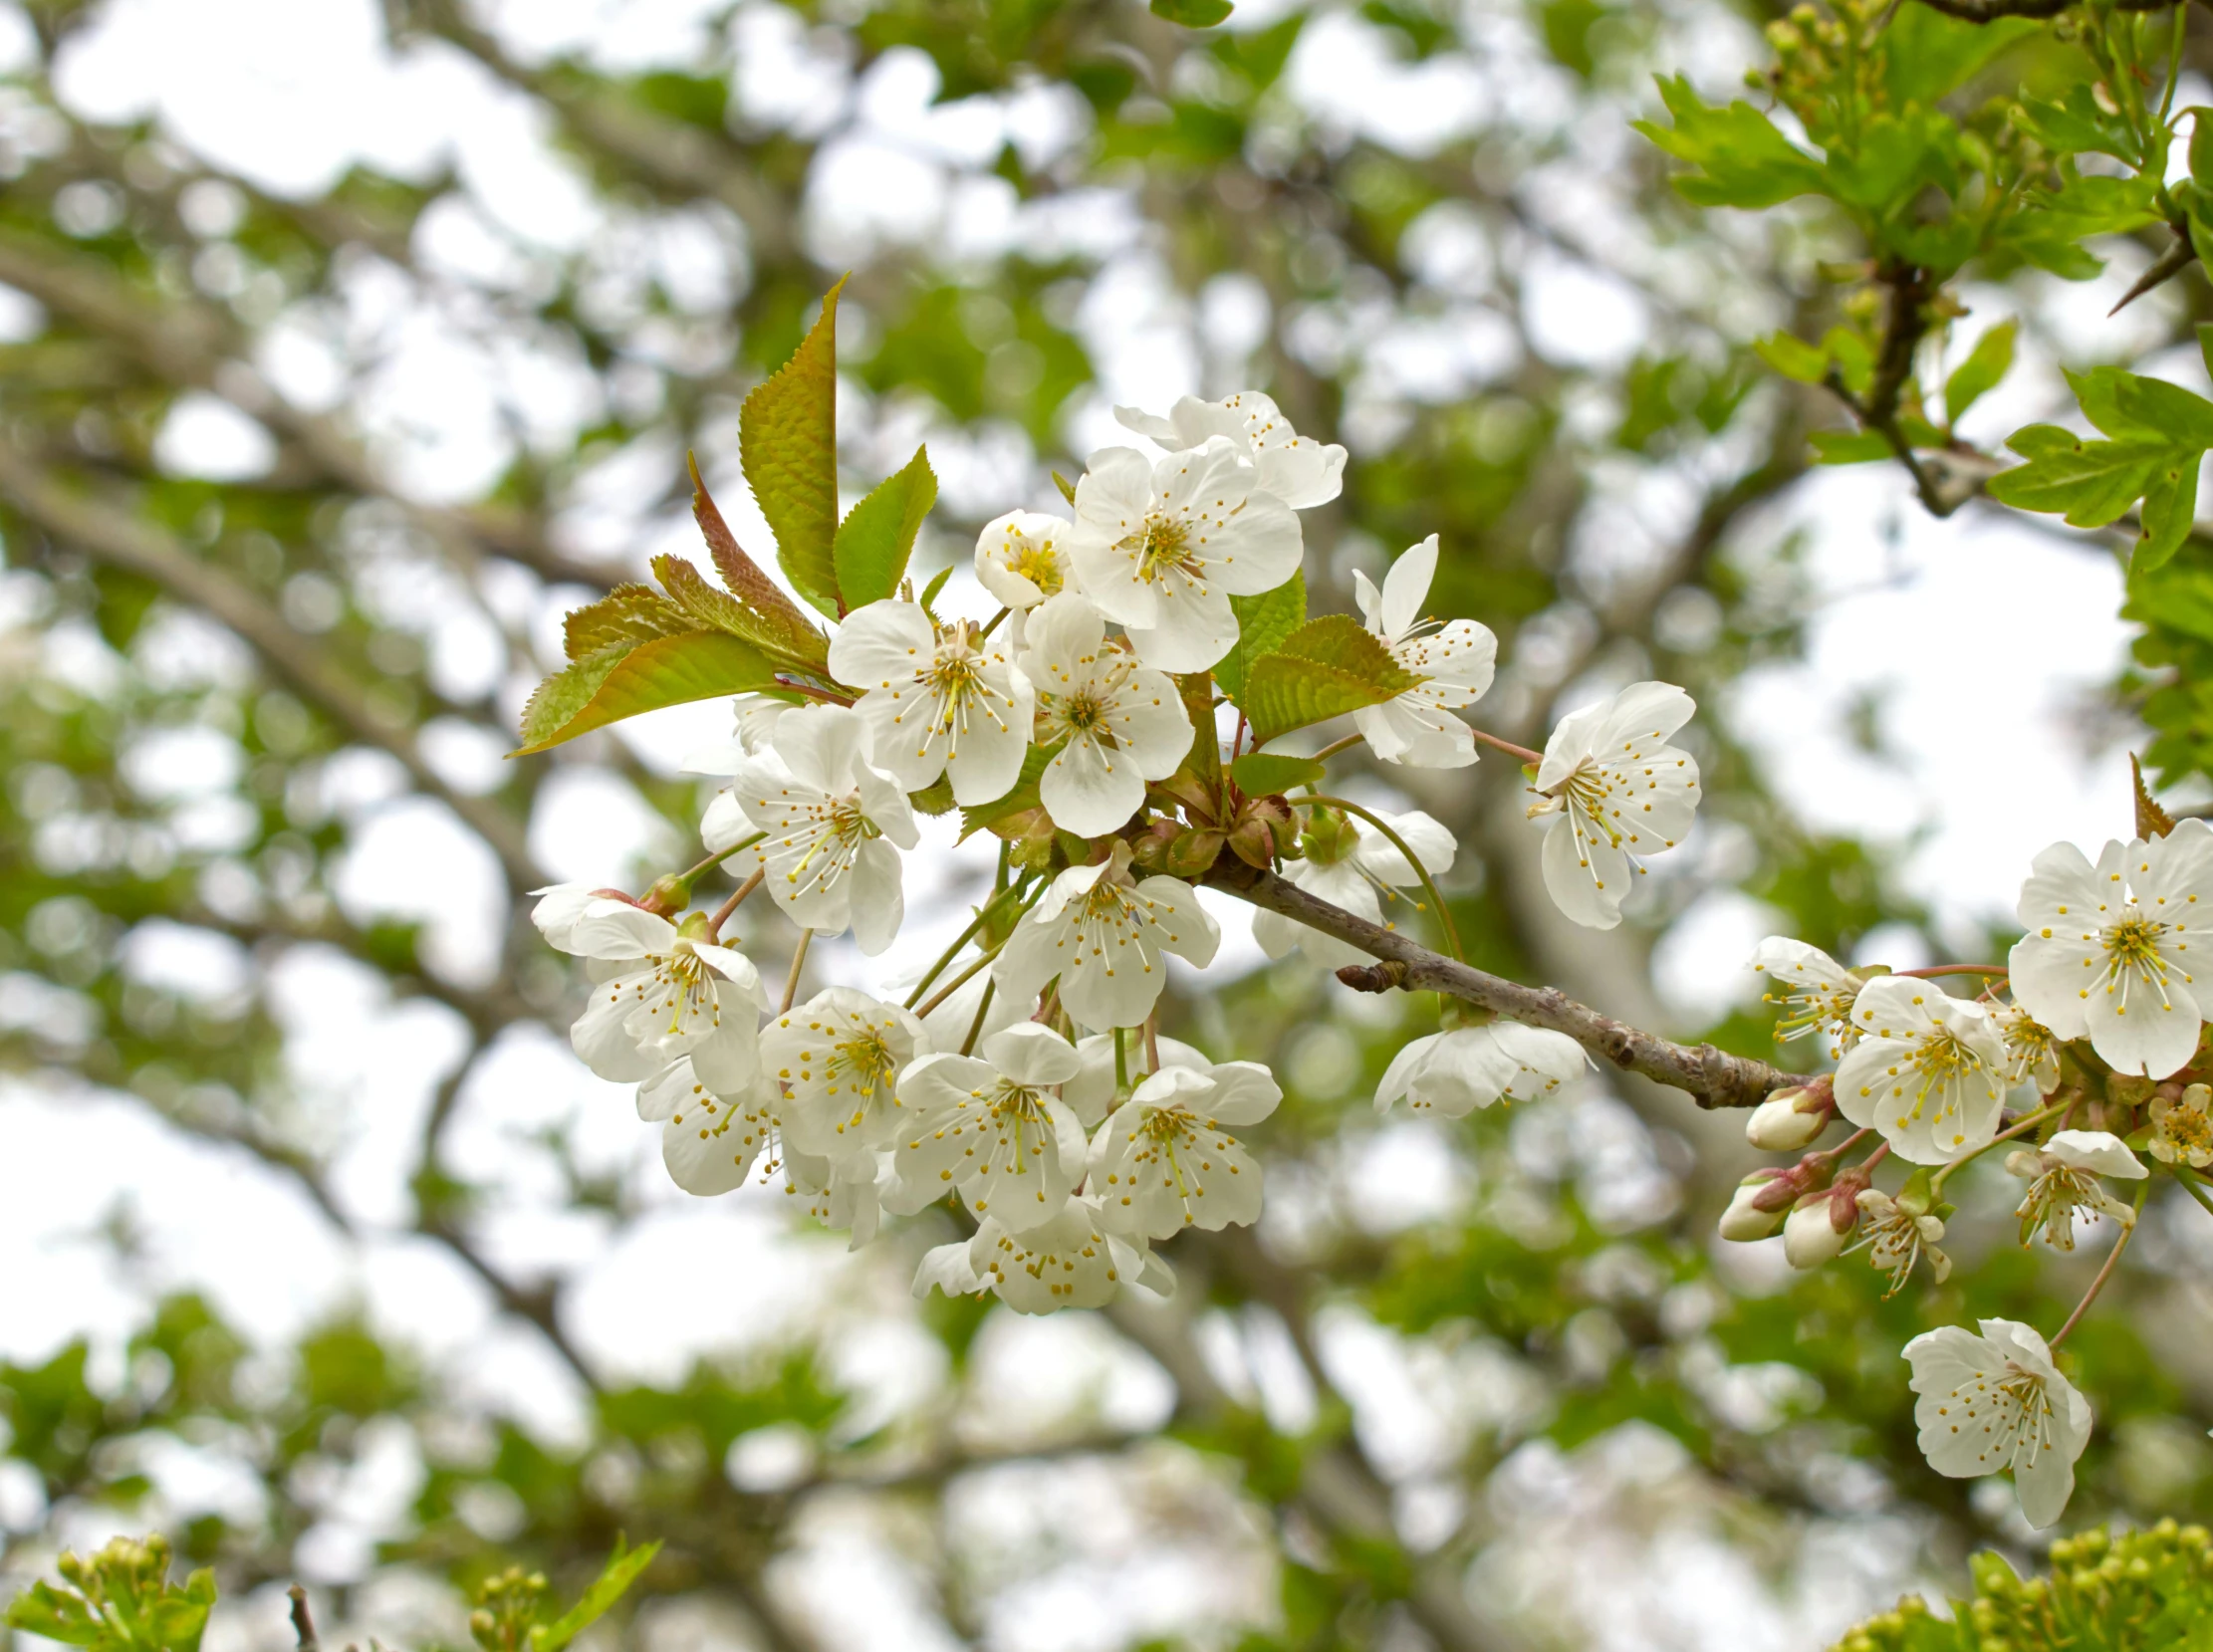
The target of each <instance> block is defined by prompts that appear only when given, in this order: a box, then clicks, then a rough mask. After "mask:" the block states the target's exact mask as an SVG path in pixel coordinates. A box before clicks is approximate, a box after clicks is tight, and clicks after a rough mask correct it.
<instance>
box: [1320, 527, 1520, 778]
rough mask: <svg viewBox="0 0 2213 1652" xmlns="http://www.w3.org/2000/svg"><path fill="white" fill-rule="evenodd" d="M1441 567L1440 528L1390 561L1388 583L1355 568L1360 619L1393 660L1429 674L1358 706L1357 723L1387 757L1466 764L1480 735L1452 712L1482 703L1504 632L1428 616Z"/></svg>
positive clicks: (1419, 765) (1411, 763)
mask: <svg viewBox="0 0 2213 1652" xmlns="http://www.w3.org/2000/svg"><path fill="white" fill-rule="evenodd" d="M1436 574H1437V536H1436V535H1435V534H1431V535H1430V536H1429V537H1428V538H1427V539H1425V540H1423V541H1422V542H1421V543H1420V544H1419V545H1416V546H1414V547H1412V548H1411V549H1410V550H1408V551H1407V552H1406V554H1405V555H1404V556H1402V557H1400V558H1399V559H1398V560H1397V561H1396V562H1394V563H1392V564H1391V566H1390V572H1388V573H1387V574H1385V575H1384V576H1383V589H1382V590H1376V589H1375V586H1374V584H1373V583H1372V582H1371V581H1370V580H1369V579H1368V577H1367V576H1366V575H1365V574H1362V573H1361V572H1360V571H1359V570H1357V569H1354V570H1353V571H1352V592H1353V596H1354V597H1355V599H1356V600H1357V601H1358V602H1359V605H1360V618H1361V619H1362V620H1363V621H1364V622H1365V623H1366V625H1367V628H1368V630H1369V631H1370V632H1372V633H1373V634H1374V636H1375V638H1376V639H1377V640H1378V641H1380V642H1381V643H1382V645H1383V646H1384V647H1385V648H1387V649H1389V650H1390V655H1391V657H1392V658H1393V659H1395V660H1396V661H1397V662H1398V663H1399V664H1400V665H1401V666H1403V667H1404V668H1405V669H1406V670H1407V671H1409V672H1411V673H1412V674H1413V675H1415V676H1417V677H1419V678H1421V679H1422V680H1421V681H1420V682H1419V683H1417V684H1416V685H1415V686H1414V687H1412V688H1409V689H1407V690H1406V691H1405V692H1404V693H1402V694H1400V695H1398V696H1396V697H1395V698H1393V699H1389V700H1385V701H1384V702H1383V703H1382V704H1381V705H1378V706H1362V707H1361V708H1360V709H1359V710H1357V711H1355V712H1353V713H1352V726H1353V727H1354V728H1356V729H1358V730H1359V731H1360V736H1361V738H1362V739H1364V740H1365V741H1366V742H1367V746H1368V750H1370V751H1372V752H1373V753H1374V754H1375V755H1376V756H1377V757H1378V758H1380V759H1382V761H1383V762H1385V763H1402V764H1405V765H1407V766H1408V767H1410V768H1415V769H1464V768H1466V767H1467V766H1468V765H1469V764H1471V763H1473V762H1474V761H1475V758H1476V752H1475V736H1474V735H1473V734H1472V733H1470V732H1469V730H1468V725H1467V724H1465V723H1463V722H1461V721H1460V719H1459V718H1457V717H1454V716H1452V715H1451V713H1452V712H1454V711H1456V710H1458V709H1459V708H1460V707H1462V706H1471V705H1473V704H1475V702H1476V701H1477V700H1480V699H1481V698H1482V697H1483V693H1484V690H1486V689H1488V688H1489V687H1490V686H1491V677H1492V673H1493V672H1494V671H1495V670H1496V668H1497V665H1498V638H1497V637H1496V636H1494V635H1493V634H1492V633H1491V629H1490V627H1489V626H1487V625H1479V624H1477V623H1476V622H1475V621H1474V620H1472V619H1455V620H1452V621H1450V622H1449V623H1446V624H1442V625H1440V624H1439V623H1438V622H1437V621H1436V620H1434V619H1425V618H1423V617H1422V614H1421V605H1422V603H1423V602H1424V601H1425V600H1426V599H1427V598H1428V595H1429V586H1430V582H1431V581H1432V580H1434V579H1435V578H1436Z"/></svg>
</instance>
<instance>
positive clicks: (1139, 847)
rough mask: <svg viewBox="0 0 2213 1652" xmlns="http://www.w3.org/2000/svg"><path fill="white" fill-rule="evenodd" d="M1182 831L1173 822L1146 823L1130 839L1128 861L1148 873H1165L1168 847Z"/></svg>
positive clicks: (1154, 821)
mask: <svg viewBox="0 0 2213 1652" xmlns="http://www.w3.org/2000/svg"><path fill="white" fill-rule="evenodd" d="M1182 830H1183V828H1182V827H1181V826H1178V825H1177V824H1176V823H1175V822H1173V821H1168V820H1157V819H1156V820H1151V821H1147V822H1146V823H1145V828H1144V830H1142V831H1140V832H1138V833H1137V835H1136V836H1135V837H1133V838H1132V839H1130V844H1129V858H1130V861H1131V862H1132V863H1133V864H1135V865H1139V866H1142V867H1143V868H1144V869H1145V870H1146V871H1148V872H1164V871H1166V870H1167V869H1168V845H1169V844H1170V843H1172V842H1174V841H1175V840H1176V837H1177V835H1178V834H1179V833H1180V832H1181V831H1182Z"/></svg>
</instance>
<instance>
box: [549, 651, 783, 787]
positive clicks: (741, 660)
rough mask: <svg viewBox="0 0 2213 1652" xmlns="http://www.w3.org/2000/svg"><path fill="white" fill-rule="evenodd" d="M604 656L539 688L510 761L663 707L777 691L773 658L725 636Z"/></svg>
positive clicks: (577, 665) (586, 662)
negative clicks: (721, 696)
mask: <svg viewBox="0 0 2213 1652" xmlns="http://www.w3.org/2000/svg"><path fill="white" fill-rule="evenodd" d="M607 652H608V653H610V654H612V653H614V652H615V650H613V649H610V650H608V651H607ZM604 658H605V656H603V655H594V656H592V657H591V659H589V660H579V661H578V662H577V663H576V664H575V665H572V666H570V668H569V669H568V670H567V671H563V672H561V673H560V674H559V675H557V676H553V677H549V678H548V679H547V680H546V681H545V682H543V683H541V684H540V685H539V688H538V692H537V693H535V694H533V695H532V696H531V698H530V704H529V705H528V706H527V707H525V708H524V712H523V744H522V746H520V747H519V748H518V749H517V750H515V751H514V752H512V753H510V754H509V755H510V756H512V757H526V756H529V755H530V754H532V753H534V752H542V751H545V750H546V749H547V748H548V747H551V746H558V745H560V744H561V743H562V742H564V741H567V740H574V739H575V738H576V737H577V736H578V735H580V734H588V733H590V732H591V731H592V730H593V729H597V728H605V727H606V726H607V725H608V724H610V723H618V722H620V721H621V720H622V719H624V718H625V717H636V716H640V715H642V714H643V713H645V712H648V711H659V710H660V709H662V708H663V707H664V706H676V705H684V704H686V703H687V702H689V701H692V700H709V699H713V698H715V697H716V696H718V695H723V694H746V693H752V692H755V691H757V690H760V689H763V688H773V687H775V686H776V668H775V667H774V665H772V664H771V663H770V661H769V659H768V656H766V655H765V654H763V653H762V652H761V651H760V649H758V648H756V647H754V646H753V645H752V644H751V643H749V642H744V641H741V640H739V639H738V638H737V637H734V636H729V635H726V634H725V633H723V632H721V631H690V632H687V633H685V634H684V635H682V636H663V637H656V638H654V639H653V640H652V641H650V642H645V643H640V644H639V645H638V646H637V647H635V648H632V649H630V650H628V651H627V652H626V653H623V654H620V655H619V656H618V657H616V658H614V659H612V660H607V661H606V662H605V664H604V665H603V663H602V662H603V659H604ZM588 666H589V667H590V668H591V670H590V671H589V672H587V671H586V668H587V667H588ZM594 674H596V675H597V681H594V680H593V676H594ZM572 678H574V680H573V681H571V680H569V679H572Z"/></svg>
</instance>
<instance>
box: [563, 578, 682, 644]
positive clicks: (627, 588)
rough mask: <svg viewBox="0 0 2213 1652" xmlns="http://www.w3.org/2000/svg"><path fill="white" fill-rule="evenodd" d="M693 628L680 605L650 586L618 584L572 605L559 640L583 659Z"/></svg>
mask: <svg viewBox="0 0 2213 1652" xmlns="http://www.w3.org/2000/svg"><path fill="white" fill-rule="evenodd" d="M696 628H697V626H696V624H695V622H694V621H692V620H690V619H687V618H686V617H685V616H684V611H683V609H681V608H679V607H678V606H677V605H676V604H675V603H674V602H671V601H670V600H669V599H668V598H667V597H665V596H663V595H662V594H661V593H660V592H659V591H657V590H654V589H653V588H652V587H651V586H640V585H619V586H616V587H615V589H614V590H611V591H609V592H608V593H607V594H606V595H605V596H603V597H601V598H600V599H599V600H598V601H597V602H591V603H587V604H586V605H585V606H583V607H581V608H574V609H572V610H571V611H570V613H569V615H568V617H567V618H565V619H564V620H562V622H561V640H562V647H563V650H564V651H565V652H566V653H567V654H568V656H569V657H570V658H571V659H586V658H589V657H590V656H591V655H593V654H597V653H600V652H602V651H603V650H605V649H608V648H614V647H617V646H619V647H623V648H634V647H636V646H637V645H638V644H639V643H640V642H650V641H652V640H653V638H654V637H656V636H675V635H677V634H678V633H680V632H683V631H689V630H694V629H696Z"/></svg>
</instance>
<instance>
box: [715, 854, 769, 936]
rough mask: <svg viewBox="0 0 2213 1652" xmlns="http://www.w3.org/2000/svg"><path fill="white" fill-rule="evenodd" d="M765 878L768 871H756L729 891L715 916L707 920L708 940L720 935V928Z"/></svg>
mask: <svg viewBox="0 0 2213 1652" xmlns="http://www.w3.org/2000/svg"><path fill="white" fill-rule="evenodd" d="M766 876H768V871H767V869H766V868H765V867H764V868H763V869H761V870H759V871H756V872H755V873H754V874H753V875H752V876H751V877H749V878H747V879H746V880H745V881H744V882H743V883H741V884H739V885H738V886H737V888H735V889H734V890H732V891H731V893H730V898H729V899H728V900H726V901H724V902H723V903H722V904H721V905H720V906H718V907H716V908H715V915H714V916H713V917H711V918H709V919H708V920H707V939H708V940H710V941H712V940H714V939H716V938H717V937H719V936H720V935H721V934H722V926H723V925H724V924H726V923H728V922H729V921H730V914H731V913H733V912H735V911H736V910H737V909H738V908H739V907H741V906H743V905H744V904H745V897H746V896H747V895H750V894H751V893H753V891H754V890H756V889H758V888H759V887H760V886H761V879H763V878H764V877H766Z"/></svg>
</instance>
